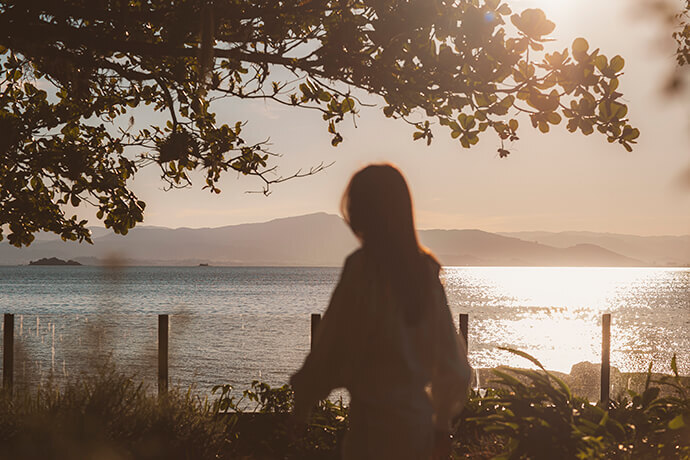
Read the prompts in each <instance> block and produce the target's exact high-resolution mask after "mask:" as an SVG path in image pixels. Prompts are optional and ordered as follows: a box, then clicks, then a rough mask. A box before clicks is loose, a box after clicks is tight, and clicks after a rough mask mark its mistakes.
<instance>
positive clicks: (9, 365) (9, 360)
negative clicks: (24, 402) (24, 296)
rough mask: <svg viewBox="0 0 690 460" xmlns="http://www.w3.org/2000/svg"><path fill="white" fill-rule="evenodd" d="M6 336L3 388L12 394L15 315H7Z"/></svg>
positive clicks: (3, 360) (3, 358) (4, 339)
mask: <svg viewBox="0 0 690 460" xmlns="http://www.w3.org/2000/svg"><path fill="white" fill-rule="evenodd" d="M4 321H5V323H4V324H5V326H4V327H5V334H4V337H3V349H2V350H3V351H2V386H3V387H4V389H5V390H7V391H9V392H10V393H11V392H12V383H13V380H14V315H13V314H11V313H5V318H4Z"/></svg>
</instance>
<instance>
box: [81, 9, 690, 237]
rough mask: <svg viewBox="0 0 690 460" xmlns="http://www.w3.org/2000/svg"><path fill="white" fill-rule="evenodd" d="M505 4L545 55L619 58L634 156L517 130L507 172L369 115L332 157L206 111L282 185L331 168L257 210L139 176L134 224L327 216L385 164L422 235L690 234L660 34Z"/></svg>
mask: <svg viewBox="0 0 690 460" xmlns="http://www.w3.org/2000/svg"><path fill="white" fill-rule="evenodd" d="M509 3H510V4H511V6H512V7H513V9H514V10H518V9H520V10H521V9H524V8H529V7H540V8H542V9H544V10H545V11H546V13H547V16H549V18H550V19H551V20H553V21H554V22H555V23H556V30H555V32H554V35H553V36H554V37H555V38H556V39H557V41H556V42H554V43H552V46H554V47H555V48H562V47H564V46H567V45H569V44H570V43H571V42H572V40H573V39H574V38H575V37H578V36H584V37H586V38H587V39H588V41H589V42H590V49H593V48H596V47H599V48H601V50H602V51H603V52H604V53H605V54H607V55H609V56H613V55H615V54H620V55H622V56H623V57H624V58H625V60H626V65H625V69H624V72H625V75H624V76H623V77H622V79H621V86H620V91H622V92H623V93H624V94H625V99H626V102H627V103H628V106H629V117H630V118H631V120H632V122H633V125H634V126H636V127H638V128H640V130H641V132H642V134H641V137H640V139H639V144H638V145H637V146H636V148H635V150H634V151H633V152H632V153H627V152H626V151H625V150H624V149H623V148H622V147H621V146H619V145H618V144H608V142H606V139H605V138H604V137H603V136H599V135H597V134H596V133H595V134H592V135H591V136H588V137H585V136H583V135H581V134H570V133H568V132H567V131H566V130H565V127H564V126H563V125H561V126H559V127H557V128H555V129H553V130H552V133H550V134H548V135H542V134H540V133H538V132H535V131H533V130H532V129H531V126H530V123H529V120H528V119H527V118H524V119H522V120H521V127H522V128H526V129H523V131H522V133H521V136H522V139H521V140H520V141H518V142H516V143H514V144H513V145H512V154H511V155H510V157H508V158H507V159H499V158H498V156H497V154H496V148H497V146H498V144H497V141H496V140H495V139H494V138H492V137H491V136H485V138H482V139H481V140H480V143H479V144H478V145H477V146H475V147H474V148H472V149H470V150H467V149H463V148H462V147H461V146H460V144H459V143H458V142H457V141H454V140H452V139H451V138H450V136H449V135H448V133H447V132H446V131H445V130H442V129H437V132H436V138H435V140H434V143H433V144H432V146H431V147H426V145H425V144H423V143H421V142H413V141H412V131H411V130H410V128H409V127H408V126H407V125H405V124H404V123H402V122H401V121H395V120H389V119H385V118H384V116H383V114H382V113H381V108H380V107H372V108H364V109H363V110H362V111H361V113H360V115H361V116H360V117H359V119H358V120H357V125H358V127H357V128H356V129H355V127H354V126H353V125H352V123H347V122H346V123H343V124H347V125H346V126H344V127H343V134H344V136H345V141H344V142H343V143H342V144H341V145H340V146H339V147H338V148H333V147H331V145H330V137H329V135H328V133H326V129H325V128H326V127H325V124H324V123H323V121H322V120H321V118H320V115H318V114H316V113H311V112H309V113H307V111H298V110H292V109H289V108H284V107H276V106H275V105H272V104H269V103H264V102H256V101H254V102H247V103H245V102H242V101H234V100H227V101H225V102H223V103H221V104H219V105H218V106H217V107H216V110H217V113H218V119H219V120H221V121H227V122H230V123H234V122H235V121H238V120H246V121H248V122H249V124H248V126H247V127H246V128H245V132H244V134H245V139H246V140H248V141H250V142H254V141H260V140H263V139H265V138H266V137H269V136H270V141H271V143H272V144H273V147H272V149H273V150H274V151H277V152H280V153H282V154H283V158H280V159H279V160H278V161H279V163H278V164H279V172H280V174H282V175H290V174H291V173H293V172H294V171H295V170H297V169H299V168H304V169H308V168H309V167H310V166H313V165H316V164H318V163H320V162H322V161H323V162H325V163H330V162H332V161H335V164H334V165H333V166H331V167H330V168H329V169H327V170H326V171H324V172H322V173H320V174H318V175H317V176H314V177H309V178H305V179H297V180H292V181H288V182H286V183H283V184H279V185H277V186H274V187H273V193H272V194H271V195H270V196H268V197H265V196H263V195H262V194H247V193H245V192H246V191H250V190H260V189H261V185H262V184H261V183H260V182H259V181H258V180H254V179H252V178H239V179H238V178H237V176H236V175H234V174H230V175H228V177H226V179H225V180H223V181H222V183H221V188H222V189H223V193H222V194H220V195H212V194H210V193H208V192H207V191H201V190H200V188H201V185H203V184H202V182H201V181H199V185H197V186H195V187H194V188H193V189H190V190H176V191H171V192H163V191H162V186H163V184H162V182H160V181H159V179H158V172H157V171H156V170H155V169H153V168H150V169H148V170H144V171H142V172H141V174H140V177H138V178H137V180H136V182H135V190H136V191H137V193H138V194H139V195H140V196H141V198H142V199H144V200H145V201H146V202H147V205H148V206H147V209H146V215H145V221H144V224H146V225H162V226H168V227H216V226H222V225H230V224H237V223H244V222H257V221H265V220H270V219H273V218H277V217H285V216H292V215H299V214H306V213H311V212H318V211H325V212H330V213H337V212H338V206H339V202H340V196H341V193H342V190H343V189H344V187H345V185H346V183H347V181H348V179H349V177H350V176H351V175H352V173H354V172H355V171H356V170H357V169H359V168H360V167H362V166H364V165H366V164H367V163H369V162H375V161H391V162H393V163H395V164H397V165H398V166H399V167H400V168H401V169H402V170H403V172H404V173H405V175H406V176H407V178H408V180H409V183H410V185H411V188H412V193H413V200H414V203H415V206H416V216H417V224H418V227H420V228H479V229H483V230H487V231H519V230H547V231H563V230H590V231H597V232H616V233H634V234H642V235H654V234H656V235H660V234H687V233H690V188H684V187H683V186H682V185H681V180H680V176H681V174H682V172H683V171H685V170H687V168H688V167H690V134H689V133H690V108H689V107H690V92H686V93H685V95H684V96H680V97H679V96H676V97H674V98H668V97H665V96H664V95H663V93H662V90H661V88H662V86H663V79H664V78H665V77H666V76H667V74H668V72H669V70H670V68H671V66H672V65H673V61H672V47H671V46H670V43H669V42H668V41H664V40H662V39H663V38H667V36H668V35H669V34H668V33H667V32H664V31H661V30H660V28H659V26H660V21H658V20H656V18H654V19H652V18H651V16H649V15H639V14H638V15H636V14H635V11H636V9H635V8H633V6H632V5H634V4H640V3H642V2H641V0H636V1H631V0H605V1H600V0H598V1H591V0H512V1H510V2H509ZM637 12H638V13H639V10H637ZM664 43H665V45H664ZM555 48H554V49H555ZM371 102H375V100H374V99H371ZM94 222H95V221H94Z"/></svg>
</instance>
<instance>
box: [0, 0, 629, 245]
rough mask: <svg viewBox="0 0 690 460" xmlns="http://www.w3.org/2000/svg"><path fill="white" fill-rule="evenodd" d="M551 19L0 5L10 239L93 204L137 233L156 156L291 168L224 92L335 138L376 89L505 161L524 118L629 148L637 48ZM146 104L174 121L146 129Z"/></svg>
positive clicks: (144, 0)
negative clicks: (305, 118) (143, 181)
mask: <svg viewBox="0 0 690 460" xmlns="http://www.w3.org/2000/svg"><path fill="white" fill-rule="evenodd" d="M553 29H554V24H553V23H552V22H550V21H549V20H548V19H547V18H546V17H545V16H544V13H543V12H542V11H541V10H534V9H530V10H525V11H524V12H522V13H520V14H513V13H512V12H511V10H510V8H509V7H508V6H507V5H506V4H503V3H501V2H500V0H215V1H211V0H63V1H57V0H9V1H8V0H3V1H0V53H2V55H3V56H2V58H1V61H0V62H1V63H2V65H3V67H4V69H3V73H2V74H1V75H0V239H1V238H2V226H5V228H6V229H7V228H9V232H8V239H9V242H10V243H11V244H13V245H15V246H21V245H28V244H30V243H31V241H32V240H33V238H34V237H33V234H34V233H35V232H37V231H40V230H46V231H51V232H55V233H58V234H60V235H61V236H62V238H63V239H70V240H80V241H81V240H87V241H90V238H89V232H88V230H87V229H86V224H87V222H86V221H85V220H79V219H78V218H77V217H76V216H72V217H68V215H67V213H68V211H67V210H68V209H69V205H71V206H72V207H77V206H81V205H83V204H84V203H89V204H91V205H93V206H96V207H97V208H98V213H97V216H98V218H99V219H102V220H103V221H104V223H105V225H106V227H110V228H112V229H113V230H114V231H115V232H117V233H122V234H124V233H127V230H128V229H129V228H132V227H133V226H134V225H135V224H136V223H137V222H141V221H142V219H143V211H144V206H145V205H144V203H143V202H142V201H140V200H139V199H138V198H137V197H136V196H135V194H134V193H133V192H132V191H131V190H130V188H129V184H130V181H131V179H132V177H133V176H134V175H135V174H136V172H137V170H138V169H139V168H141V167H142V166H145V165H148V164H155V165H157V166H158V167H159V168H160V170H161V174H162V178H163V180H164V181H166V182H167V184H168V185H169V186H171V187H179V186H185V185H188V184H189V183H190V176H189V174H190V172H191V171H193V170H200V171H202V173H203V174H204V176H205V183H204V187H205V188H208V189H210V190H211V191H214V192H219V191H220V190H219V189H218V188H217V183H218V180H219V178H220V177H221V174H222V173H224V172H227V171H238V172H240V173H242V174H246V175H255V176H258V177H260V178H261V179H262V180H263V181H264V183H265V186H268V185H270V184H271V183H273V182H276V181H279V180H282V179H280V178H272V177H273V176H269V175H267V173H268V172H269V171H271V170H272V169H273V168H274V165H273V164H272V163H271V160H272V157H271V154H270V153H269V152H268V151H267V150H266V145H265V143H262V142H258V143H252V142H250V141H248V140H246V139H244V138H243V137H242V127H243V120H240V121H236V122H235V121H234V120H232V121H231V122H230V123H226V122H227V120H217V119H216V116H215V114H214V113H213V109H212V103H214V104H218V103H220V102H219V100H222V99H226V98H229V99H233V98H239V99H252V98H258V99H268V100H272V101H275V103H278V104H284V105H288V106H291V107H294V108H295V109H298V108H303V109H311V110H317V111H319V112H321V114H322V115H323V119H324V121H325V127H326V129H328V131H329V132H330V133H331V135H332V144H333V145H334V146H337V145H338V144H339V143H340V142H341V141H342V140H343V138H342V136H341V134H340V132H339V130H338V127H339V124H340V123H341V122H342V121H343V120H345V119H346V117H349V116H355V115H356V113H357V112H358V110H359V109H360V106H361V103H360V101H359V100H358V99H357V98H356V97H355V94H364V92H366V93H371V94H374V95H377V96H379V97H380V98H381V100H382V101H383V102H382V103H381V105H382V110H383V113H384V115H385V116H386V117H392V118H399V119H401V120H403V121H404V122H407V123H410V124H411V126H412V128H413V133H412V134H413V138H414V139H415V140H423V141H426V142H427V143H431V141H432V138H433V135H434V131H432V128H436V129H443V130H447V131H448V133H449V134H450V136H451V137H452V138H455V139H457V140H458V142H459V144H460V145H461V146H462V147H465V148H469V147H471V146H473V145H475V144H477V143H478V141H479V138H480V136H484V135H486V134H487V133H488V132H492V133H494V141H495V142H497V143H498V144H499V148H498V153H499V155H500V156H501V157H504V156H507V155H508V154H509V150H508V146H507V145H506V144H504V141H514V140H517V139H518V133H519V129H522V128H519V122H518V118H520V117H523V118H525V120H529V121H530V122H531V124H532V126H533V127H535V128H537V129H539V130H540V131H541V132H548V131H549V129H550V127H551V126H552V125H557V124H559V123H561V122H564V123H565V124H566V127H567V129H568V130H569V131H571V132H576V131H579V132H581V133H583V134H590V133H593V132H594V131H597V132H599V133H601V134H603V135H604V136H605V137H606V139H607V140H608V141H609V142H618V143H620V144H621V145H622V146H623V147H625V148H626V149H627V150H631V149H632V147H631V144H634V143H635V139H636V138H637V137H638V135H639V132H638V130H637V129H635V128H633V127H632V126H631V125H630V124H629V122H628V120H627V118H626V115H627V107H626V105H625V104H624V103H622V102H621V100H620V97H621V93H619V92H617V89H618V84H619V80H618V77H619V76H620V75H621V71H622V69H623V65H624V60H623V58H621V57H620V56H614V57H613V58H610V59H609V58H607V57H606V56H604V55H603V54H601V53H600V52H599V50H598V49H594V50H591V49H590V47H589V44H588V43H587V41H586V40H584V39H582V38H578V39H576V40H575V41H574V42H573V44H572V46H571V47H570V48H569V49H564V50H556V51H553V52H551V53H547V52H545V51H544V48H545V42H547V41H548V38H547V37H548V35H549V34H550V33H551V32H552V31H553ZM135 108H136V109H137V114H138V113H140V111H141V110H143V109H146V108H148V110H151V111H156V112H161V113H162V114H163V115H164V116H165V120H167V121H166V122H165V124H161V125H160V126H140V125H139V124H138V123H137V122H136V120H135V119H134V118H131V115H132V111H133V109H135ZM128 112H129V113H128ZM269 135H270V133H266V137H268V136H269ZM317 169H318V168H317ZM310 172H313V171H310Z"/></svg>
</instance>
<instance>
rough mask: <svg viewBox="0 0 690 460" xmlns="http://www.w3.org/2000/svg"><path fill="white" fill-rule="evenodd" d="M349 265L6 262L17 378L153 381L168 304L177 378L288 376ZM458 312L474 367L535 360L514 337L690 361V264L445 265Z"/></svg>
mask: <svg viewBox="0 0 690 460" xmlns="http://www.w3.org/2000/svg"><path fill="white" fill-rule="evenodd" d="M339 273H340V269H338V268H303V267H213V266H212V267H119V268H107V267H89V266H76V267H70V266H64V267H63V266H60V267H46V266H18V267H0V313H14V315H15V355H16V360H15V380H16V381H17V385H20V386H21V385H31V384H35V383H36V382H40V381H44V380H45V379H46V378H48V377H52V378H54V379H57V380H61V379H68V378H70V377H73V376H77V375H79V374H80V373H82V372H90V371H92V370H93V369H94V368H97V367H98V366H100V365H102V364H103V363H106V362H109V363H112V364H115V365H116V366H117V367H118V368H120V369H121V370H123V371H125V372H127V373H130V374H135V375H136V376H137V377H138V378H141V379H144V380H145V381H146V382H148V383H149V384H150V385H151V387H155V382H156V366H157V358H156V356H157V355H156V353H157V324H158V322H157V315H158V314H163V313H166V314H169V315H170V336H169V337H170V339H169V340H170V351H169V360H170V370H169V374H170V380H171V383H172V384H175V385H180V386H182V387H187V386H189V385H192V384H193V385H195V387H196V388H197V389H198V390H199V391H201V392H203V393H208V391H209V390H210V388H211V387H212V386H213V385H217V384H225V383H230V384H232V385H233V386H234V387H235V388H238V389H244V388H247V387H248V386H249V384H250V382H251V381H252V380H262V381H266V382H268V383H270V384H272V385H281V384H283V383H286V382H287V379H288V377H289V375H290V374H291V373H292V372H294V371H295V370H296V369H297V368H298V367H299V366H300V364H301V363H302V361H303V359H304V357H305V355H306V354H307V352H308V350H309V342H310V315H311V314H312V313H322V312H323V311H324V310H325V308H326V306H327V304H328V300H329V298H330V295H331V292H332V291H333V288H334V287H335V285H336V283H337V281H338V277H339ZM443 279H444V283H445V287H446V291H447V294H448V302H449V305H450V308H451V311H452V312H453V317H454V320H455V321H456V324H457V322H458V315H459V314H460V313H467V314H469V359H470V362H471V364H472V365H473V366H474V367H496V366H499V365H511V366H518V367H529V363H528V362H526V361H525V360H524V359H522V358H519V357H517V356H515V355H511V354H509V353H508V352H505V351H501V350H500V349H499V347H509V348H516V349H519V350H522V351H526V352H528V353H530V354H532V355H533V356H535V357H536V358H538V359H539V360H540V361H541V362H542V363H543V364H544V365H545V366H546V367H547V368H549V369H553V370H558V371H562V372H568V371H569V370H570V368H571V366H572V365H573V364H575V363H578V362H582V361H589V362H593V363H596V362H600V361H601V358H600V354H601V315H602V314H603V313H611V314H612V318H613V320H612V327H611V364H612V366H615V367H617V368H618V369H620V370H621V371H623V372H644V371H646V370H647V367H648V365H649V363H650V362H653V363H654V370H655V371H658V372H670V367H669V363H670V360H671V357H672V356H673V354H674V353H675V354H677V356H678V358H677V359H678V367H679V370H680V372H681V374H685V375H690V294H689V292H690V269H686V268H677V269H674V268H565V267H555V268H554V267H529V268H526V267H445V268H444V271H443Z"/></svg>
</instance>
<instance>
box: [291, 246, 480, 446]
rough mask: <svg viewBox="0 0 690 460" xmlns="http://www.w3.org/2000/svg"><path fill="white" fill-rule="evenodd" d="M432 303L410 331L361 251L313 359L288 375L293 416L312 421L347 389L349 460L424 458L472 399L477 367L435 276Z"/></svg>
mask: <svg viewBox="0 0 690 460" xmlns="http://www.w3.org/2000/svg"><path fill="white" fill-rule="evenodd" d="M427 260H428V263H429V264H430V265H429V270H428V272H429V276H431V277H433V280H432V282H433V286H434V288H433V296H432V297H433V298H431V299H429V302H428V305H425V306H424V308H428V309H429V311H426V312H425V313H424V314H423V315H422V317H421V318H420V320H419V322H417V323H416V324H412V325H409V324H407V323H406V320H405V315H404V314H403V312H402V311H400V310H401V309H400V308H399V305H397V304H396V302H395V300H394V299H393V298H392V297H393V296H392V294H391V293H390V290H389V289H386V288H385V287H384V286H383V283H381V282H380V281H379V280H377V279H376V276H375V271H374V270H373V269H372V267H371V266H370V264H369V263H368V261H367V258H366V256H365V255H364V253H363V251H362V250H358V251H355V252H354V253H353V254H351V255H350V256H349V257H348V258H347V261H346V262H345V267H344V268H343V272H342V274H341V277H340V281H339V283H338V285H337V287H336V288H335V291H334V292H333V296H332V298H331V302H330V304H329V306H328V309H327V310H326V313H325V314H324V316H323V319H322V320H321V323H320V324H319V327H318V331H317V333H316V337H315V339H314V344H313V347H312V350H311V352H310V353H309V355H308V356H307V358H306V360H305V362H304V365H303V366H302V368H301V369H300V370H299V371H298V372H297V373H296V374H295V375H293V376H292V378H291V379H290V383H291V384H292V387H293V390H294V392H295V415H296V416H297V417H298V418H301V419H306V418H307V416H308V414H309V411H310V409H311V408H312V407H313V406H314V405H315V404H316V402H317V401H319V400H321V399H324V398H326V397H327V396H328V394H329V393H330V392H331V390H333V389H335V388H341V387H344V388H346V389H347V390H348V391H349V392H350V396H351V401H350V413H349V421H350V431H349V432H348V434H347V436H346V438H345V443H344V447H343V456H344V458H345V459H355V458H356V459H368V458H372V459H373V458H377V459H386V458H395V459H423V458H428V457H429V455H430V453H431V450H432V448H433V437H434V427H436V428H437V429H442V430H447V429H448V428H449V424H450V419H451V418H452V417H453V416H454V415H455V414H457V413H458V412H459V411H460V410H461V409H462V407H463V405H464V404H465V401H466V399H467V389H468V386H469V380H470V372H471V368H470V366H469V364H468V362H467V352H466V347H465V343H464V341H463V339H462V338H461V337H459V336H458V334H457V333H456V332H455V326H454V325H453V320H452V317H451V313H450V310H449V309H448V305H447V302H446V296H445V292H444V290H443V286H442V285H441V282H440V281H439V278H438V273H439V266H438V264H437V263H436V262H435V261H433V259H432V258H431V257H428V258H427Z"/></svg>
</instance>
